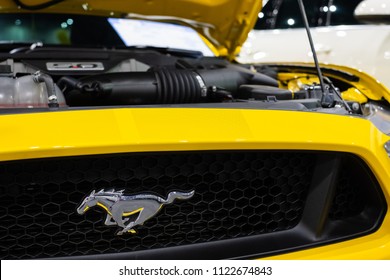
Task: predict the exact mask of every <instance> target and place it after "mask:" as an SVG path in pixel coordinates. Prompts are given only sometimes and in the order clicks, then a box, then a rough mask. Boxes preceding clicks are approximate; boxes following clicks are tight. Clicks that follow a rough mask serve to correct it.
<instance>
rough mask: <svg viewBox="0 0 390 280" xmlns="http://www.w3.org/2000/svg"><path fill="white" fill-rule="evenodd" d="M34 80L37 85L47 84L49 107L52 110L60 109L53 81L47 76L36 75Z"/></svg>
mask: <svg viewBox="0 0 390 280" xmlns="http://www.w3.org/2000/svg"><path fill="white" fill-rule="evenodd" d="M33 80H34V82H36V83H45V85H46V89H47V100H48V106H49V107H50V108H58V107H59V106H60V105H59V104H58V98H57V93H56V88H55V83H54V81H53V79H52V78H51V77H50V76H49V75H47V74H42V73H36V74H35V75H34V76H33Z"/></svg>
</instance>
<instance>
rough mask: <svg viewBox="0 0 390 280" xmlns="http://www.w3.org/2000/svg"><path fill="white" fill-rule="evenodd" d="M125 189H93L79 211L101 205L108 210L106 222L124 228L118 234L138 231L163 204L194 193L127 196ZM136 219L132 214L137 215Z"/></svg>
mask: <svg viewBox="0 0 390 280" xmlns="http://www.w3.org/2000/svg"><path fill="white" fill-rule="evenodd" d="M123 192H124V190H121V191H115V190H109V191H104V190H100V191H99V192H95V190H93V191H92V192H91V194H90V195H89V196H87V197H86V198H85V199H84V200H83V202H82V203H81V204H80V206H79V207H77V213H79V214H80V215H82V214H84V213H85V212H86V211H87V210H88V209H89V208H91V207H93V206H100V207H101V208H103V209H104V210H105V211H106V212H107V217H106V220H105V221H104V224H105V225H107V226H112V225H118V226H119V227H121V228H122V230H120V231H118V232H117V235H122V234H124V233H136V231H135V230H134V229H133V227H135V226H136V225H143V224H144V222H145V221H146V220H149V219H150V218H152V217H153V216H155V215H156V214H157V213H158V212H159V211H160V209H161V208H162V206H163V205H165V204H170V203H172V202H173V201H174V200H175V199H190V198H191V197H192V196H193V195H194V193H195V192H194V191H191V192H170V193H169V194H168V197H167V199H163V198H161V197H159V196H156V195H152V194H139V195H130V196H126V195H124V194H123ZM136 214H137V218H136V219H135V220H134V219H132V221H131V219H130V216H133V215H136Z"/></svg>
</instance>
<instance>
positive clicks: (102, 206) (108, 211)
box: [96, 202, 112, 216]
mask: <svg viewBox="0 0 390 280" xmlns="http://www.w3.org/2000/svg"><path fill="white" fill-rule="evenodd" d="M96 205H97V206H100V207H101V208H103V209H104V210H106V212H107V213H108V214H109V215H111V216H112V214H111V212H110V210H109V209H108V208H107V207H106V205H104V204H102V203H100V202H98V203H96Z"/></svg>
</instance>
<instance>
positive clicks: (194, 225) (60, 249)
mask: <svg viewBox="0 0 390 280" xmlns="http://www.w3.org/2000/svg"><path fill="white" fill-rule="evenodd" d="M347 158H348V157H347ZM317 161H318V154H317V153H304V152H265V151H264V152H259V151H233V152H182V153H154V154H151V153H139V154H126V155H99V156H84V157H72V158H54V159H38V160H24V161H14V162H4V163H0V199H1V202H2V203H1V205H0V249H1V255H0V257H1V258H2V259H4V258H7V259H8V258H10V259H18V258H23V259H26V258H51V257H67V256H82V255H94V254H109V253H126V252H127V253H128V252H137V251H142V250H148V249H157V248H171V247H175V246H180V245H192V244H200V243H206V242H214V241H221V240H227V239H236V238H240V237H249V236H261V235H264V234H270V233H271V234H272V233H277V232H283V231H289V230H291V229H293V228H294V227H296V226H297V225H298V224H299V223H300V221H301V218H302V214H303V211H304V207H305V203H306V199H307V194H308V191H309V190H310V188H311V184H312V181H313V173H314V169H315V166H316V165H317ZM348 164H349V162H348ZM352 176H353V172H352V173H351V172H350V171H348V170H347V171H345V172H344V173H343V174H342V176H341V177H340V179H339V180H338V183H337V184H338V187H337V188H336V189H337V190H336V195H335V199H334V202H333V206H332V209H333V210H331V212H330V214H329V215H330V218H332V219H342V218H343V216H345V215H346V216H354V215H355V216H356V215H358V214H359V213H361V212H362V211H363V210H364V208H365V207H366V206H367V205H366V204H367V201H364V199H360V198H361V196H360V197H359V199H355V200H354V201H355V202H353V203H354V204H353V203H352V202H349V201H348V199H349V198H350V197H356V196H353V195H351V194H350V192H351V188H352V189H353V187H351V186H352V185H351V184H347V183H346V182H350V180H351V178H350V177H352ZM367 184H368V185H369V184H370V182H368V183H367ZM367 184H366V185H367ZM348 186H349V187H348ZM368 187H371V186H368ZM112 188H115V189H117V190H120V189H125V190H126V191H125V193H126V194H137V193H152V194H156V195H159V196H161V197H164V198H165V197H166V195H167V194H168V193H169V192H170V191H173V190H180V191H190V190H195V195H194V197H192V198H191V199H190V200H183V201H175V202H174V203H173V204H170V205H166V206H164V207H163V208H162V210H161V212H159V214H157V215H156V216H155V217H153V218H151V219H150V220H148V221H146V222H145V224H144V225H142V226H137V227H136V228H135V229H136V230H137V233H136V234H127V235H123V236H117V235H116V232H117V230H118V229H119V228H118V227H117V226H112V227H108V226H105V225H104V224H103V221H104V219H105V212H104V211H103V210H102V209H101V208H99V207H94V208H91V210H89V211H88V212H86V214H85V215H78V214H77V213H76V208H77V206H78V205H79V204H80V202H81V201H82V200H83V198H84V197H85V196H86V195H87V194H89V193H90V192H91V191H92V190H96V191H98V190H100V189H106V190H107V189H112ZM360 188H362V189H365V188H367V186H360ZM340 197H341V198H340ZM344 198H345V199H346V200H347V201H342V202H343V203H338V204H337V201H341V200H342V199H344ZM351 203H352V204H353V205H354V208H353V211H352V210H351V211H350V210H348V209H349V208H348V207H347V208H346V207H344V208H343V206H342V205H344V204H346V205H350V204H351ZM356 204H358V205H356ZM343 209H347V210H343Z"/></svg>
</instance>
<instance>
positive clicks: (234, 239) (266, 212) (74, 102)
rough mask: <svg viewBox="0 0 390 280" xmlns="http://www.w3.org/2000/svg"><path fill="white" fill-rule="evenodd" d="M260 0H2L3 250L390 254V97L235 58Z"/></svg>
mask: <svg viewBox="0 0 390 280" xmlns="http://www.w3.org/2000/svg"><path fill="white" fill-rule="evenodd" d="M260 9H261V1H258V0H246V1H241V0H218V1H215V0H198V1H194V0H165V1H153V0H148V1H144V0H132V1H119V0H112V1H104V0H89V1H84V0H83V1H80V0H51V1H45V2H44V1H43V0H0V12H1V14H0V23H1V30H0V40H1V44H0V131H1V134H0V202H1V203H0V249H1V250H0V257H1V258H2V259H36V258H69V259H83V258H84V259H178V258H180V259H221V258H230V259H239V258H241V259H242V258H273V259H355V258H357V259H388V258H389V257H390V250H389V246H390V217H389V212H388V211H389V210H388V207H387V205H388V203H389V201H390V196H389V192H390V109H389V108H390V104H389V102H390V92H389V91H388V90H387V88H385V87H384V86H383V85H382V84H380V83H378V82H377V81H376V80H375V79H374V78H373V77H371V76H369V75H367V74H364V73H363V72H361V71H357V70H354V69H352V68H348V67H341V66H335V65H321V70H322V72H323V75H324V77H323V82H321V80H322V79H320V78H319V77H321V76H319V75H318V73H317V71H316V68H315V67H314V66H313V64H310V63H295V64H291V63H277V64H276V63H275V64H272V63H270V64H239V63H237V62H235V61H234V58H235V56H236V55H237V53H238V52H239V50H240V46H241V45H242V44H243V43H244V41H245V39H246V36H247V34H248V32H249V31H250V30H251V29H252V28H253V26H254V24H255V21H256V19H257V16H258V13H259V11H260ZM345 47H346V48H348V47H353V46H345ZM286 48H288V46H286Z"/></svg>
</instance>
